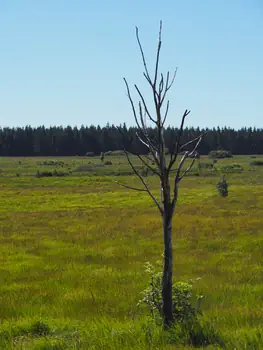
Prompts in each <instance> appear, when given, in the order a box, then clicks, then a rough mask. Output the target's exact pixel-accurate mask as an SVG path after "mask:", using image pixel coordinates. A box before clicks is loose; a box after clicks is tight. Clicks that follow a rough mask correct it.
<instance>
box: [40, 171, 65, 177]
mask: <svg viewBox="0 0 263 350" xmlns="http://www.w3.org/2000/svg"><path fill="white" fill-rule="evenodd" d="M70 174H71V171H70V172H66V171H58V170H53V171H47V170H45V171H39V170H38V171H37V173H36V177H51V176H58V177H62V176H69V175H70Z"/></svg>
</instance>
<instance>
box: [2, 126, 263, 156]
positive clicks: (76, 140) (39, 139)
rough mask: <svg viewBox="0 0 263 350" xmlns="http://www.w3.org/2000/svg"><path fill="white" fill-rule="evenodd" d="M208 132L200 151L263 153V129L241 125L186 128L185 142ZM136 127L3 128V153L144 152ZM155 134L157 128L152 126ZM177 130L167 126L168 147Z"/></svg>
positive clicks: (79, 153)
mask: <svg viewBox="0 0 263 350" xmlns="http://www.w3.org/2000/svg"><path fill="white" fill-rule="evenodd" d="M205 130H207V131H208V133H207V135H206V136H205V138H204V140H203V141H202V143H201V145H200V147H199V152H200V154H208V153H209V152H210V151H211V150H216V149H225V150H229V151H230V152H232V153H233V154H244V155H245V154H263V129H256V128H242V129H240V130H235V129H231V128H226V127H225V128H213V129H204V130H201V129H199V128H185V130H184V133H183V137H182V143H184V142H187V141H188V140H190V139H192V138H194V137H195V136H198V135H199V134H200V132H202V131H205ZM136 132H137V129H136V128H135V127H129V128H127V127H126V125H125V124H123V125H120V126H118V127H117V126H114V125H109V124H107V125H106V126H105V127H100V126H93V125H91V126H81V127H80V128H77V127H71V126H67V127H56V126H51V127H44V126H40V127H31V126H26V127H21V128H20V127H17V128H9V127H3V128H0V156H9V157H10V156H75V155H79V156H81V155H85V154H86V153H87V152H93V153H94V154H95V155H98V154H100V153H101V152H107V151H114V150H121V149H123V147H124V146H125V147H126V148H127V149H128V150H130V151H132V152H137V153H140V154H145V153H146V152H147V148H146V147H145V146H144V145H143V144H142V143H141V142H140V141H139V140H138V139H137V137H136ZM149 134H150V135H152V137H154V135H155V130H154V129H149ZM177 135H178V129H176V128H173V127H167V128H166V129H165V134H164V136H165V141H166V145H167V148H168V149H171V148H172V145H173V144H174V142H175V141H176V137H177Z"/></svg>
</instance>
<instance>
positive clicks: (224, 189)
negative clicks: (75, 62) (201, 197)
mask: <svg viewBox="0 0 263 350" xmlns="http://www.w3.org/2000/svg"><path fill="white" fill-rule="evenodd" d="M216 188H217V191H218V193H219V195H220V196H222V197H227V196H228V183H227V181H226V178H225V176H223V177H222V179H221V180H220V181H219V182H218V183H217V184H216Z"/></svg>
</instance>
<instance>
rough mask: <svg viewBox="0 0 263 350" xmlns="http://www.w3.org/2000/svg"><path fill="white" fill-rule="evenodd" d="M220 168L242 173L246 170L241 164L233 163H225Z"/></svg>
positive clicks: (226, 171)
mask: <svg viewBox="0 0 263 350" xmlns="http://www.w3.org/2000/svg"><path fill="white" fill-rule="evenodd" d="M219 170H220V171H222V172H225V173H241V172H242V171H244V168H243V167H242V166H241V165H240V164H236V163H233V164H227V165H223V166H221V167H220V168H219Z"/></svg>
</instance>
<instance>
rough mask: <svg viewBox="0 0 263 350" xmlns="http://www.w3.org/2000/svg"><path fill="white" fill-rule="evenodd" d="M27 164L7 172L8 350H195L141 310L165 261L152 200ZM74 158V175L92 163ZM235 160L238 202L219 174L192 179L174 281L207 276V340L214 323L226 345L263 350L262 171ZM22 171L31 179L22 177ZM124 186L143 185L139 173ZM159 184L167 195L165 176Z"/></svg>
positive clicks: (179, 214)
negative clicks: (151, 273) (222, 191)
mask: <svg viewBox="0 0 263 350" xmlns="http://www.w3.org/2000/svg"><path fill="white" fill-rule="evenodd" d="M115 158H116V160H115V161H114V160H112V161H113V162H117V163H118V162H119V161H120V160H118V159H117V158H118V157H114V159H115ZM109 159H110V157H109ZM20 161H21V163H20V164H19V163H18V160H17V159H4V160H3V159H1V162H2V164H1V166H0V167H1V169H3V173H4V175H1V182H0V191H1V196H0V222H1V225H0V243H1V244H0V253H1V254H0V259H1V265H0V266H1V267H0V269H1V271H0V317H1V323H0V348H3V349H14V348H15V349H16V348H17V349H29V350H30V349H89V348H90V349H132V348H133V349H158V348H159V349H172V348H180V347H181V348H190V347H191V345H190V344H189V341H188V340H187V339H186V338H187V337H186V336H183V334H181V333H180V330H178V329H175V330H174V331H173V333H169V334H167V333H164V332H163V331H162V328H161V327H159V326H158V325H156V324H154V323H152V322H150V321H149V319H148V316H147V315H148V314H147V311H146V310H143V309H140V308H138V307H137V303H138V301H139V299H140V298H141V296H140V292H141V291H142V290H144V289H145V287H147V276H146V273H145V271H144V264H145V262H146V261H150V262H152V263H155V262H156V260H158V259H160V256H161V254H162V234H161V220H160V217H159V216H158V213H157V210H156V208H155V207H154V205H153V204H152V202H151V200H150V198H148V196H147V195H145V194H144V193H137V192H132V191H128V190H126V189H125V188H122V187H119V186H118V185H117V184H116V183H115V182H114V180H115V177H111V176H92V177H83V176H81V175H78V173H74V175H72V176H69V177H62V178H56V177H50V178H44V179H43V178H36V177H33V176H26V175H28V174H32V175H33V174H35V173H36V169H37V167H38V165H37V162H39V161H44V160H43V159H42V160H40V159H30V158H27V159H20ZM63 161H64V163H65V164H68V165H67V166H68V167H71V168H72V169H73V168H74V167H77V166H79V165H81V164H82V162H84V161H85V160H83V159H75V158H63ZM92 161H94V162H98V163H99V162H101V161H100V160H99V159H94V160H93V159H92ZM201 161H202V159H201ZM235 161H236V162H237V163H238V164H241V165H242V167H243V168H244V171H243V172H242V173H233V174H231V173H230V174H229V175H228V182H229V184H230V187H229V196H228V197H227V198H221V197H220V196H218V194H217V192H216V183H217V181H218V178H217V177H216V176H213V177H211V176H209V174H205V176H199V177H188V178H186V179H185V181H184V182H182V184H181V187H180V193H179V202H178V206H177V211H176V215H175V217H174V221H173V242H174V276H175V277H174V281H186V282H188V281H190V280H192V279H194V280H196V279H198V282H197V283H195V284H194V292H195V294H202V295H204V298H203V300H202V304H201V309H202V311H203V314H204V320H205V321H204V327H203V332H204V333H208V334H210V333H209V332H210V329H209V325H212V326H213V327H214V329H216V331H218V332H219V334H220V336H221V337H222V339H223V342H224V347H225V348H229V349H234V348H237V349H261V348H263V340H262V295H263V284H262V250H263V236H262V224H263V219H262V215H261V212H262V210H263V177H262V170H261V169H262V168H261V167H258V168H257V169H256V170H255V172H253V173H251V172H249V171H248V169H249V161H250V159H249V157H239V158H238V159H237V160H235ZM123 162H124V160H123ZM228 162H229V163H233V160H231V159H230V160H219V161H218V163H220V164H223V165H224V164H228ZM115 164H116V163H115ZM138 165H139V164H138ZM121 166H123V167H126V165H125V164H124V163H123V164H122V165H121ZM45 167H48V166H45ZM18 168H21V169H22V171H21V176H20V177H13V176H12V174H15V173H16V172H17V171H18ZM64 168H65V166H64ZM27 169H29V170H27ZM119 181H120V182H125V183H128V184H130V185H131V184H133V185H134V186H138V185H139V182H138V180H137V179H136V178H135V177H134V176H123V177H121V178H120V179H119ZM148 181H149V184H150V186H151V187H152V188H154V193H155V194H156V195H157V196H158V195H159V184H158V181H157V179H155V177H153V176H151V177H149V178H148ZM175 344H176V345H175ZM210 348H213V349H214V348H215V347H214V346H212V347H210Z"/></svg>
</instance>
